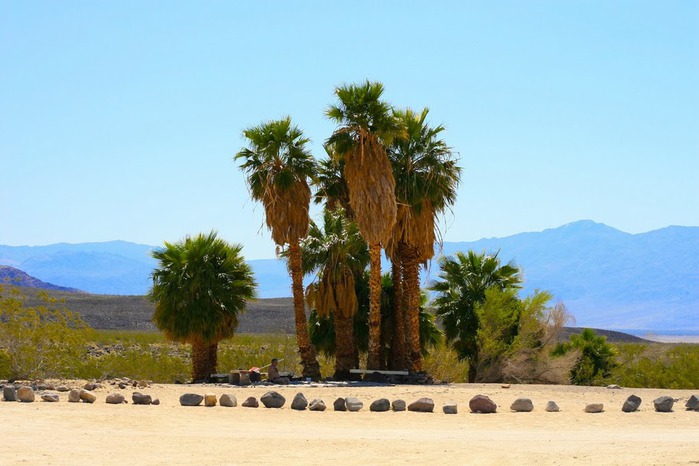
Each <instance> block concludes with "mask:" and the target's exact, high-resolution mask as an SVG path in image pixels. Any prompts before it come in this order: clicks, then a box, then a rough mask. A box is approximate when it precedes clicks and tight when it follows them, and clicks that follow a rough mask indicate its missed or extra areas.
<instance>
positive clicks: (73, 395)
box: [68, 388, 80, 403]
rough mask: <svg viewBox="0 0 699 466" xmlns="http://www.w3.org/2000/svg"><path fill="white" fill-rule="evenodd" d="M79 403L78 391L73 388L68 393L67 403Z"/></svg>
mask: <svg viewBox="0 0 699 466" xmlns="http://www.w3.org/2000/svg"><path fill="white" fill-rule="evenodd" d="M79 401H80V389H79V388H74V389H72V390H71V391H70V392H69V393H68V402H70V403H78V402H79Z"/></svg>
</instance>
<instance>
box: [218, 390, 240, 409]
mask: <svg viewBox="0 0 699 466" xmlns="http://www.w3.org/2000/svg"><path fill="white" fill-rule="evenodd" d="M218 404H220V405H221V406H225V407H226V408H235V407H236V406H238V400H237V399H236V397H235V395H229V394H228V393H224V394H223V395H221V398H219V399H218Z"/></svg>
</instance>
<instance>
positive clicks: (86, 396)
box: [80, 390, 97, 403]
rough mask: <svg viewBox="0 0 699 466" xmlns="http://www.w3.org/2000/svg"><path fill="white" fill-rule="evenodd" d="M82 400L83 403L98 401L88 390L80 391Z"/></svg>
mask: <svg viewBox="0 0 699 466" xmlns="http://www.w3.org/2000/svg"><path fill="white" fill-rule="evenodd" d="M80 399H81V400H82V402H83V403H94V402H95V400H97V396H95V394H94V393H91V392H89V391H87V390H80Z"/></svg>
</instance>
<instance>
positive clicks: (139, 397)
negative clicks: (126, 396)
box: [131, 392, 153, 405]
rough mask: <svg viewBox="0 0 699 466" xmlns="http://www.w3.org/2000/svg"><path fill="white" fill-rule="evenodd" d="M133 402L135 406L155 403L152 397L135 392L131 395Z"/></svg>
mask: <svg viewBox="0 0 699 466" xmlns="http://www.w3.org/2000/svg"><path fill="white" fill-rule="evenodd" d="M131 401H133V404H135V405H149V404H152V403H153V400H152V399H151V396H150V395H144V394H143V393H141V392H133V393H132V394H131Z"/></svg>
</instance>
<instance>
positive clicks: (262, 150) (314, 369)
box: [235, 117, 320, 380]
mask: <svg viewBox="0 0 699 466" xmlns="http://www.w3.org/2000/svg"><path fill="white" fill-rule="evenodd" d="M243 135H244V136H245V138H247V140H248V147H246V148H243V149H241V150H240V152H238V153H237V154H236V156H235V159H236V160H239V159H242V160H243V161H244V162H243V163H242V165H241V169H242V170H243V171H244V172H245V173H246V174H247V182H248V187H249V188H250V194H251V196H252V198H253V199H254V200H256V201H259V202H262V205H263V206H264V208H265V221H266V223H267V227H268V228H269V229H270V230H271V232H272V239H273V240H274V242H275V243H276V244H277V245H278V246H284V245H285V244H288V245H289V262H288V264H289V271H290V273H291V282H292V294H293V297H294V315H295V320H296V339H297V343H298V346H299V352H300V354H301V365H302V366H303V375H304V376H305V377H311V378H313V379H314V380H317V379H319V378H320V365H319V364H318V358H317V357H316V353H315V350H314V348H313V346H312V345H311V342H310V339H309V337H308V326H307V322H306V311H305V306H304V299H303V270H302V268H301V249H300V246H299V241H300V240H301V239H302V238H304V237H305V236H306V234H307V233H308V225H309V220H310V218H309V213H308V209H309V205H310V201H311V189H310V187H309V186H308V180H309V179H313V177H314V176H315V173H316V162H315V159H314V158H313V157H312V156H311V154H310V152H309V151H308V150H307V149H306V144H308V142H309V139H308V138H306V137H304V136H303V133H302V131H301V130H300V129H299V128H298V127H297V126H294V125H292V123H291V118H289V117H286V118H284V119H282V120H276V121H269V122H266V123H262V124H260V125H258V126H253V127H251V128H248V129H246V130H245V131H243Z"/></svg>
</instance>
